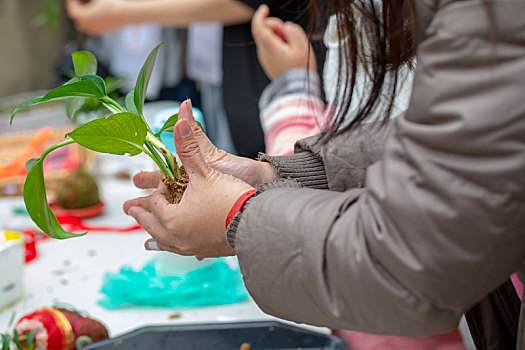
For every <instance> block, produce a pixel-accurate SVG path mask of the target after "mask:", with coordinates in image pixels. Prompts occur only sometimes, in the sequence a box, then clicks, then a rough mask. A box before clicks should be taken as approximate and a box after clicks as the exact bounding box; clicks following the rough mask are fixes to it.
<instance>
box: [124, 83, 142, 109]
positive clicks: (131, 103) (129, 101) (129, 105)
mask: <svg viewBox="0 0 525 350" xmlns="http://www.w3.org/2000/svg"><path fill="white" fill-rule="evenodd" d="M124 106H125V107H126V110H127V111H128V112H130V113H133V114H136V115H139V111H137V107H136V106H135V89H131V90H130V92H128V94H127V95H126V99H125V101H124Z"/></svg>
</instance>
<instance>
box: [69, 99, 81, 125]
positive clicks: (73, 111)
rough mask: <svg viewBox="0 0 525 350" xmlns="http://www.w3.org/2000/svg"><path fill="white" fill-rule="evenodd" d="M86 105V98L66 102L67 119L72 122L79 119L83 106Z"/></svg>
mask: <svg viewBox="0 0 525 350" xmlns="http://www.w3.org/2000/svg"><path fill="white" fill-rule="evenodd" d="M83 105H84V98H82V97H71V98H69V99H68V100H67V101H66V114H67V118H68V119H69V120H71V121H72V122H75V121H76V119H77V116H78V114H79V113H80V110H81V109H82V106H83Z"/></svg>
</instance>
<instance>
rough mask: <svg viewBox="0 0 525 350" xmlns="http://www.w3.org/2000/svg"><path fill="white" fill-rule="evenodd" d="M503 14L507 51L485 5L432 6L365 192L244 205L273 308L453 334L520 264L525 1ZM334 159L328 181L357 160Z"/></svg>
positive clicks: (368, 325) (248, 270)
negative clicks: (403, 104) (406, 101)
mask: <svg viewBox="0 0 525 350" xmlns="http://www.w3.org/2000/svg"><path fill="white" fill-rule="evenodd" d="M490 4H491V6H490V7H491V8H492V11H493V15H494V17H495V20H496V23H497V25H498V27H497V33H498V35H497V37H498V40H497V41H494V40H493V36H492V35H491V34H490V33H489V32H488V28H490V25H489V21H488V20H487V14H486V12H485V8H484V7H483V4H482V1H479V0H465V1H443V3H441V2H436V4H435V6H431V7H432V8H433V9H435V13H434V14H433V17H432V18H431V21H429V25H428V26H427V27H426V28H425V29H424V36H423V37H421V38H420V41H419V46H418V57H417V60H418V66H417V69H416V74H415V81H414V87H413V94H412V98H411V103H410V105H409V109H408V111H407V113H406V115H405V116H404V117H401V118H397V119H396V120H395V121H394V122H393V125H392V130H391V131H390V133H389V135H388V138H387V142H386V145H385V148H384V150H383V151H382V156H381V160H380V161H378V162H376V163H374V164H373V165H371V166H370V167H368V170H367V172H366V188H361V189H355V188H354V189H349V190H347V191H345V192H335V191H327V190H316V189H305V188H293V187H287V185H280V184H271V185H267V186H266V187H265V188H261V189H260V191H261V193H260V194H258V195H257V196H255V197H254V198H252V199H251V200H250V201H249V203H248V204H247V205H246V206H245V209H244V210H243V212H242V215H241V216H240V220H239V222H238V227H237V231H236V235H234V237H233V238H234V239H235V251H236V253H237V255H238V258H239V263H240V266H241V271H242V273H243V276H244V280H245V284H246V287H247V289H248V290H249V292H250V294H251V295H252V297H253V299H254V300H255V301H256V302H257V304H258V305H259V306H260V307H261V308H262V309H263V311H265V312H267V313H270V314H272V315H275V316H277V317H281V318H284V319H288V320H292V321H296V322H301V323H309V324H314V325H321V326H327V327H331V328H336V329H341V328H344V329H356V330H360V331H365V332H372V333H383V334H398V335H409V336H410V335H412V336H413V335H421V334H432V333H440V332H444V331H446V330H449V329H451V328H452V327H455V326H456V325H457V322H458V320H459V318H460V315H461V314H462V312H463V311H465V310H466V309H468V308H469V307H470V306H472V305H473V304H474V303H475V302H476V301H478V300H480V299H481V298H482V297H483V296H485V295H486V294H488V293H489V292H490V291H491V290H493V289H494V288H495V287H497V286H498V285H500V284H501V283H502V282H503V281H504V280H505V279H506V278H507V277H508V276H509V274H510V273H511V272H513V271H515V270H516V269H517V268H518V267H519V266H521V263H522V261H523V259H524V252H525V239H523V228H524V227H525V175H524V174H525V103H523V98H524V94H523V87H524V86H525V76H524V74H525V26H524V25H523V21H522V20H521V19H522V18H525V2H523V1H511V0H502V1H492V2H490ZM346 142H350V143H351V142H352V141H351V140H350V139H347V140H343V139H339V140H338V141H337V144H332V147H333V149H339V148H344V147H347V145H346ZM321 159H322V162H323V166H324V167H325V169H327V173H328V174H330V173H334V174H336V173H337V169H338V167H339V164H344V163H345V162H346V160H345V159H343V160H342V159H339V158H338V157H337V156H331V155H328V154H327V155H325V156H324V157H322V158H321Z"/></svg>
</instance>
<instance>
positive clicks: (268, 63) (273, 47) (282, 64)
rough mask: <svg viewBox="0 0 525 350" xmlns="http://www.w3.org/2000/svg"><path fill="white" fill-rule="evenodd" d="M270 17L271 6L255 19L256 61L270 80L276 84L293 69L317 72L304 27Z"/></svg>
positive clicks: (259, 13) (254, 16)
mask: <svg viewBox="0 0 525 350" xmlns="http://www.w3.org/2000/svg"><path fill="white" fill-rule="evenodd" d="M269 14H270V9H269V8H268V6H266V5H261V6H260V7H259V9H258V10H257V11H256V12H255V14H254V15H253V18H252V34H253V38H254V40H255V43H256V44H257V57H258V58H259V62H260V63H261V66H262V67H263V69H264V72H265V73H266V75H267V76H268V78H270V79H271V80H274V79H276V78H277V77H279V76H280V75H281V74H282V73H284V72H285V71H287V70H289V69H292V68H309V69H311V70H314V71H316V70H317V65H316V61H315V55H314V52H313V49H312V47H311V46H310V43H309V41H308V37H307V36H306V33H305V32H304V31H303V29H302V28H301V26H299V25H298V24H295V23H292V22H286V23H283V21H282V20H280V19H279V18H275V17H268V15H269Z"/></svg>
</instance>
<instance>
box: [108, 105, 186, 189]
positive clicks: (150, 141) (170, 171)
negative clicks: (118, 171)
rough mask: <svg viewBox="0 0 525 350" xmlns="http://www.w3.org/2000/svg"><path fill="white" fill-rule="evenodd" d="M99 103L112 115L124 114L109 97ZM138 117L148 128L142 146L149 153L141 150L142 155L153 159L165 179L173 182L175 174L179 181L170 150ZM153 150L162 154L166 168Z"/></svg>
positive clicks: (176, 166) (175, 164)
mask: <svg viewBox="0 0 525 350" xmlns="http://www.w3.org/2000/svg"><path fill="white" fill-rule="evenodd" d="M100 101H101V102H102V103H103V104H104V106H106V108H108V109H109V110H110V111H112V112H113V113H124V112H126V111H125V110H124V109H123V108H122V106H120V105H119V104H118V103H117V102H116V101H115V100H113V99H112V98H111V97H109V96H104V97H102V98H100ZM140 117H141V118H142V120H144V123H145V124H146V127H147V128H148V132H147V134H146V141H145V142H144V144H145V145H146V147H147V148H148V150H149V152H148V151H147V150H145V149H143V151H144V153H146V154H147V155H148V156H149V157H150V158H151V159H153V161H154V162H155V164H157V166H158V167H159V169H160V170H161V171H162V173H163V174H164V175H166V177H169V178H170V179H172V180H175V177H174V175H175V174H176V176H177V178H178V179H180V178H181V177H182V174H181V171H180V169H179V167H178V165H177V163H176V162H175V158H174V157H173V155H172V154H171V152H170V150H169V149H168V148H167V147H166V146H165V145H164V144H163V143H162V141H160V140H159V139H158V138H157V137H155V135H153V131H152V130H151V128H150V126H149V125H148V123H147V122H146V120H145V118H144V116H142V115H141V116H140ZM154 148H157V149H158V150H159V151H160V153H162V155H163V156H164V158H165V159H166V163H167V164H168V166H166V164H164V162H163V161H162V159H161V158H160V156H159V154H158V153H157V152H156V151H155V149H154Z"/></svg>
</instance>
